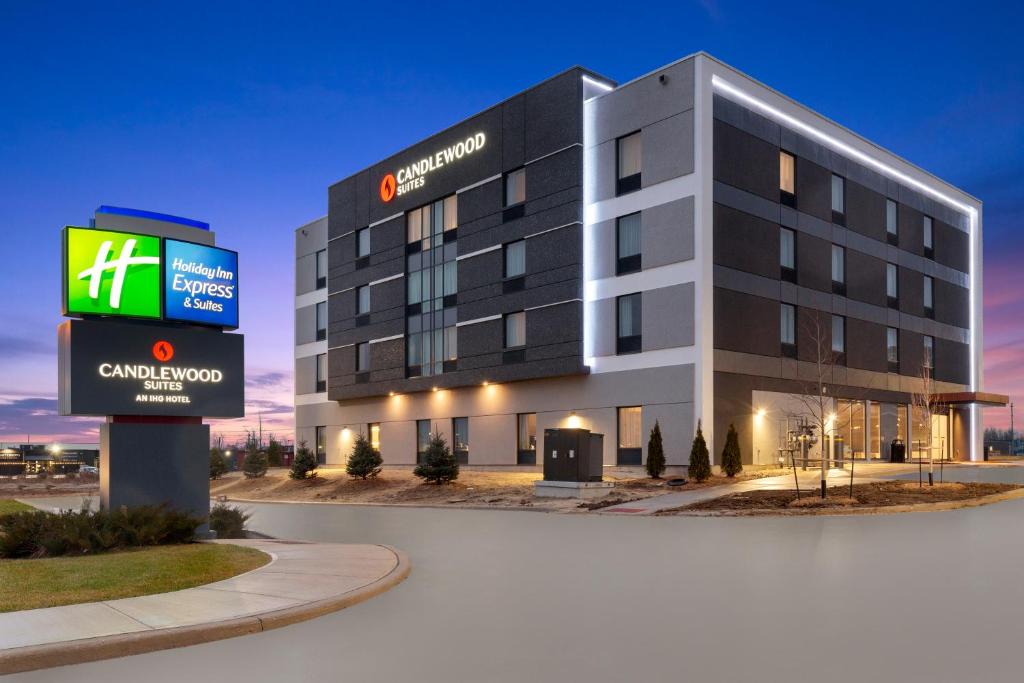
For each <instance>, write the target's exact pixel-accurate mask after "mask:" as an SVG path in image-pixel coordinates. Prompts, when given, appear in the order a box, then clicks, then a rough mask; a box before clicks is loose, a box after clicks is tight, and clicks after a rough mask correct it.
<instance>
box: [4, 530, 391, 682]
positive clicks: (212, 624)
mask: <svg viewBox="0 0 1024 683" xmlns="http://www.w3.org/2000/svg"><path fill="white" fill-rule="evenodd" d="M215 542H216V543H233V544H236V545H244V546H249V547H252V548H256V549H258V550H261V551H263V552H265V553H267V554H269V555H271V557H272V558H273V559H272V560H271V562H269V563H268V564H266V565H264V566H263V567H260V568H258V569H255V570H253V571H251V572H248V573H245V574H241V575H239V576H236V577H233V578H230V579H227V580H224V581H218V582H216V583H211V584H207V585H205V586H200V587H196V588H189V589H186V590H181V591H174V592H171V593H160V594H156V595H145V596H140V597H136V598H123V599H120V600H110V601H105V602H92V603H83V604H78V605H67V606H63V607H47V608H43V609H34V610H25V611H21V612H7V613H4V614H0V675H2V674H9V673H14V672H17V671H31V670H34V669H43V668H49V667H53V666H63V665H66V664H77V663H80V662H88V661H96V660H99V659H109V658H112V657H122V656H126V655H134V654H139V653H142V652H151V651H153V650H162V649H166V648H172V647H183V646H186V645H194V644H196V643H202V642H207V641H211V640H219V639H222V638H230V637H233V636H237V635H244V634H248V633H257V632H260V631H266V630H269V629H272V628H278V627H281V626H286V625H288V624H292V623H296V622H299V621H305V620H307V619H312V618H314V617H317V616H320V615H322V614H326V613H328V612H333V611H336V610H340V609H344V608H345V607H348V606H350V605H354V604H356V603H358V602H362V601H363V600H366V599H368V598H371V597H373V596H374V595H377V594H379V593H382V592H384V591H386V590H388V589H389V588H392V587H393V586H395V585H397V584H398V583H400V582H401V581H402V580H403V579H405V577H406V576H408V575H409V571H410V565H409V560H408V558H407V557H406V556H405V555H404V554H403V553H401V552H400V551H397V550H395V549H394V548H391V547H388V546H382V545H342V544H334V543H300V542H289V541H275V540H249V539H246V540H231V541H215Z"/></svg>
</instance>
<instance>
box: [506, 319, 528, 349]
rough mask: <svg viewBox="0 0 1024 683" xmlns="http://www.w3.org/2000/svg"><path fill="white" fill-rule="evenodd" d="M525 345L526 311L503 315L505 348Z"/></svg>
mask: <svg viewBox="0 0 1024 683" xmlns="http://www.w3.org/2000/svg"><path fill="white" fill-rule="evenodd" d="M520 346H526V311H519V312H518V313H509V314H508V315H506V316H505V348H506V349H515V348H519V347H520Z"/></svg>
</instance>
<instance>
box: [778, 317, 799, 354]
mask: <svg viewBox="0 0 1024 683" xmlns="http://www.w3.org/2000/svg"><path fill="white" fill-rule="evenodd" d="M779 341H780V342H782V352H783V354H784V355H787V356H795V355H796V308H794V307H793V305H792V304H782V305H781V306H780V307H779Z"/></svg>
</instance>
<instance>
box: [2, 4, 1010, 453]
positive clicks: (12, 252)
mask: <svg viewBox="0 0 1024 683" xmlns="http://www.w3.org/2000/svg"><path fill="white" fill-rule="evenodd" d="M800 4H805V5H806V7H799V5H800ZM353 5H355V3H353ZM986 5H987V3H984V2H981V3H978V2H976V3H972V4H971V6H970V7H971V10H970V12H969V13H968V12H965V11H964V6H963V4H962V3H952V2H951V3H941V2H939V3H935V2H930V3H921V4H915V3H891V2H885V3H882V2H878V3H873V2H860V3H856V4H855V5H849V4H846V5H845V6H842V7H840V6H832V4H831V3H819V2H808V3H793V4H786V3H763V2H738V1H737V2H731V1H728V0H702V1H693V2H686V1H685V0H684V1H680V2H672V3H666V4H665V6H664V7H658V6H657V3H650V2H646V3H633V4H627V5H624V4H623V3H621V2H615V3H608V4H607V6H605V5H604V4H603V3H601V2H588V3H586V4H585V5H580V6H573V5H572V4H571V3H551V2H544V3H540V2H528V1H523V2H518V3H514V4H504V3H473V4H472V9H471V10H467V9H463V8H461V7H460V6H459V4H457V3H444V2H429V3H428V2H415V3H410V4H407V5H405V4H403V3H401V2H392V3H359V4H358V6H350V4H349V3H305V2H296V1H293V2H287V3H279V4H264V5H261V4H260V3H252V2H246V3H237V4H236V3H228V2H217V3H211V2H188V1H184V0H179V1H177V2H166V3H162V2H144V3H140V2H92V3H70V2H69V3H55V2H45V1H39V2H21V3H14V2H3V3H0V75H2V81H0V83H2V88H3V97H2V99H0V103H2V106H0V218H2V219H3V229H2V232H0V253H2V254H3V256H4V259H3V263H4V266H3V271H2V276H0V281H2V282H3V283H4V284H5V288H4V292H5V296H4V300H3V304H2V306H3V309H2V310H3V318H2V319H3V325H2V326H0V441H8V442H10V441H23V440H24V439H26V438H27V437H28V436H29V435H31V438H32V439H33V440H36V441H40V440H41V441H64V442H68V441H90V442H92V441H96V440H97V439H98V437H97V429H96V421H95V420H86V419H79V418H61V417H58V416H57V415H56V384H57V378H56V373H57V369H56V355H55V351H56V326H57V324H58V322H59V321H60V310H59V309H60V295H59V283H60V275H59V265H60V250H59V242H58V235H59V230H60V228H61V227H62V226H63V225H65V224H78V225H82V224H87V221H88V219H89V218H90V217H91V216H92V214H93V211H94V210H95V209H96V207H98V206H100V205H101V204H109V205H114V206H128V207H134V208H141V209H148V210H152V211H158V212H164V213H170V214H176V215H181V216H187V217H190V218H196V219H199V220H203V221H207V222H209V223H210V224H211V226H212V229H213V230H215V231H216V233H217V241H218V244H220V245H223V246H226V247H229V248H232V249H236V250H238V251H239V253H240V268H241V276H240V285H241V288H242V293H241V302H242V308H241V319H242V327H241V332H243V333H245V335H246V353H247V358H246V361H247V363H246V366H247V385H248V390H247V405H248V413H249V414H248V416H247V417H246V418H244V419H241V420H234V421H231V422H228V423H222V424H220V423H218V424H215V425H214V429H213V431H214V433H218V432H219V433H223V434H224V435H225V438H226V439H227V440H228V441H233V440H234V439H235V438H240V437H241V434H242V430H243V429H245V428H246V427H255V426H256V424H257V420H258V419H259V418H258V416H259V415H261V414H262V419H263V427H264V432H265V433H266V432H276V433H277V434H278V435H279V436H283V437H288V438H290V436H291V391H292V378H291V375H292V362H293V361H292V357H293V349H292V324H293V323H292V308H293V286H294V285H293V282H294V275H293V260H292V233H293V230H294V228H295V227H297V226H299V225H301V224H303V223H305V222H308V221H310V220H312V219H314V218H318V217H320V216H323V215H324V214H325V213H326V204H327V186H328V185H329V184H330V183H332V182H334V181H336V180H338V179H340V178H343V177H345V176H347V175H348V174H350V173H352V172H354V171H356V170H358V169H360V168H363V167H365V166H367V165H369V164H371V163H373V162H375V161H377V160H379V159H380V158H382V157H385V156H387V155H389V154H391V153H393V152H395V151H397V150H399V149H401V148H403V147H405V146H406V145H408V144H411V143H413V142H415V141H417V140H419V139H420V138H423V137H425V136H427V135H429V134H431V133H433V132H435V131H437V130H439V129H441V128H443V127H445V126H448V125H450V124H452V123H454V122H456V121H459V120H461V119H463V118H465V117H467V116H469V115H471V114H473V113H475V112H477V111H479V110H481V109H484V108H486V107H488V106H490V105H491V104H494V103H495V102H497V101H499V100H501V99H504V98H506V97H508V96H510V95H512V94H514V93H516V92H518V91H519V90H522V89H524V88H526V87H528V86H530V85H531V84H534V83H536V82H537V81H540V80H543V79H544V78H546V77H548V76H550V75H552V74H554V73H556V72H558V71H561V70H563V69H565V68H567V67H569V66H572V65H574V64H582V65H584V66H586V67H588V68H591V69H594V70H595V71H597V72H600V73H603V74H605V75H607V76H608V77H610V78H613V79H615V80H618V81H620V82H622V81H626V80H629V79H631V78H633V77H635V76H638V75H640V74H642V73H645V72H647V71H649V70H651V69H653V68H656V67H658V66H660V65H663V64H665V63H667V62H670V61H672V60H675V59H677V58H679V57H682V56H684V55H686V54H689V53H692V52H695V51H697V50H706V51H708V52H710V53H711V54H713V55H715V56H716V57H718V58H719V59H721V60H723V61H725V62H727V63H729V64H731V65H733V66H735V67H737V68H739V69H740V70H742V71H744V72H746V73H748V74H750V75H751V76H753V77H754V78H757V79H759V80H761V81H763V82H765V83H767V84H769V85H771V86H772V87H775V88H777V89H778V90H780V91H782V92H783V93H785V94H787V95H789V96H791V97H793V98H795V99H796V100H798V101H800V102H802V103H804V104H806V105H808V106H810V107H811V108H813V109H815V110H816V111H818V112H821V113H822V114H824V115H825V116H828V117H830V118H832V119H834V120H836V121H838V122H839V123H841V124H843V125H845V126H847V127H849V128H851V129H852V130H854V131H856V132H858V133H860V134H862V135H864V136H866V137H867V138H869V139H871V140H873V141H875V142H877V143H879V144H881V145H882V146H884V147H886V148H888V149H890V150H892V151H893V152H895V153H896V154H899V155H901V156H903V157H904V158H906V159H909V160H910V161H912V162H913V163H915V164H917V165H919V166H921V167H923V168H924V169H926V170H928V171H930V172H932V173H934V174H936V175H938V176H940V177H942V178H944V179H946V180H948V181H950V182H951V183H953V184H954V185H957V186H958V187H961V188H963V189H964V190H966V191H967V192H969V193H971V194H973V195H974V196H976V197H978V198H980V199H981V200H982V201H983V202H984V205H985V208H984V230H985V235H984V239H985V271H984V279H985V312H984V315H985V331H984V332H985V388H986V389H987V390H989V391H996V392H1000V393H1006V394H1010V395H1011V397H1013V398H1019V397H1020V396H1021V393H1022V392H1021V388H1022V387H1024V370H1022V367H1024V364H1022V360H1024V325H1022V323H1021V319H1022V314H1024V289H1022V288H1021V287H1020V285H1019V282H1020V275H1021V273H1020V270H1021V266H1020V263H1019V262H1020V260H1021V256H1022V255H1024V239H1022V237H1021V234H1020V227H1021V223H1022V218H1024V191H1022V184H1021V181H1020V178H1021V177H1022V175H1024V114H1022V112H1024V58H1022V56H1021V51H1020V49H1019V39H1020V36H1019V33H1020V29H1021V27H1022V26H1024V12H1022V10H1021V8H1020V5H1016V6H1013V7H1011V6H1010V3H991V4H990V5H988V6H986ZM496 24H497V25H501V26H503V27H504V30H503V35H504V39H503V40H502V41H499V42H498V43H496V42H495V41H494V39H493V36H494V28H495V25H496ZM1008 422H1009V412H1008V411H1005V410H988V411H986V424H988V425H994V426H1000V427H1003V426H1006V425H1007V424H1008ZM1018 424H1019V421H1018Z"/></svg>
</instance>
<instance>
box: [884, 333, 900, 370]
mask: <svg viewBox="0 0 1024 683" xmlns="http://www.w3.org/2000/svg"><path fill="white" fill-rule="evenodd" d="M886 360H888V361H889V372H891V373H898V372H899V331H898V330H897V329H896V328H886Z"/></svg>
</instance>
